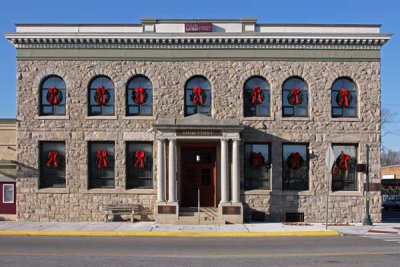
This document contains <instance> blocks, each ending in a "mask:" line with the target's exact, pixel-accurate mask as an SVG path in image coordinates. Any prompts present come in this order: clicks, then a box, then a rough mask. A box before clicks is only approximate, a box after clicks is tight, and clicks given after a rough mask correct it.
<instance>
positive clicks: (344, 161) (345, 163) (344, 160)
mask: <svg viewBox="0 0 400 267" xmlns="http://www.w3.org/2000/svg"><path fill="white" fill-rule="evenodd" d="M349 160H350V155H347V154H345V153H343V151H342V153H341V154H340V161H339V164H338V167H339V168H340V169H343V168H345V169H346V171H348V170H349Z"/></svg>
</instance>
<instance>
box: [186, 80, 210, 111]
mask: <svg viewBox="0 0 400 267" xmlns="http://www.w3.org/2000/svg"><path fill="white" fill-rule="evenodd" d="M196 113H201V114H204V115H207V116H210V115H211V85H210V82H209V81H208V80H207V79H206V78H204V77H202V76H195V77H192V78H190V79H189V80H188V81H187V82H186V85H185V116H190V115H193V114H196Z"/></svg>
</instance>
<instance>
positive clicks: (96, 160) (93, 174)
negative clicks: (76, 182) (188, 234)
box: [88, 142, 115, 188]
mask: <svg viewBox="0 0 400 267" xmlns="http://www.w3.org/2000/svg"><path fill="white" fill-rule="evenodd" d="M88 151H89V155H88V160H89V188H114V181H115V173H114V162H115V152H114V143H113V142H90V143H89V150H88Z"/></svg>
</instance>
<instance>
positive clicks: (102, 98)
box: [88, 76, 115, 116]
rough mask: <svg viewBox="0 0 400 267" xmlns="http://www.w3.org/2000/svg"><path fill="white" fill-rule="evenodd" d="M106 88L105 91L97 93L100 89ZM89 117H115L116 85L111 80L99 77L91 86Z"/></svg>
mask: <svg viewBox="0 0 400 267" xmlns="http://www.w3.org/2000/svg"><path fill="white" fill-rule="evenodd" d="M101 87H104V88H105V89H106V90H105V91H100V92H99V93H97V96H96V92H97V89H98V88H101ZM88 97H89V101H88V103H89V116H99V115H105V116H112V115H114V103H115V95H114V84H113V82H112V81H111V79H110V78H108V77H105V76H98V77H96V78H94V79H93V80H92V81H91V83H90V85H89V94H88Z"/></svg>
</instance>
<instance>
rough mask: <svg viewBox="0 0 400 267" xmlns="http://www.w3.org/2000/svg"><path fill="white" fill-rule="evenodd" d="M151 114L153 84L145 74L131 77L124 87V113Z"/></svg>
mask: <svg viewBox="0 0 400 267" xmlns="http://www.w3.org/2000/svg"><path fill="white" fill-rule="evenodd" d="M152 114H153V86H152V85H151V82H150V80H149V79H148V78H147V77H145V76H135V77H133V78H132V79H131V80H130V81H129V83H128V86H127V87H126V115H127V116H138V115H140V116H151V115H152Z"/></svg>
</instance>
